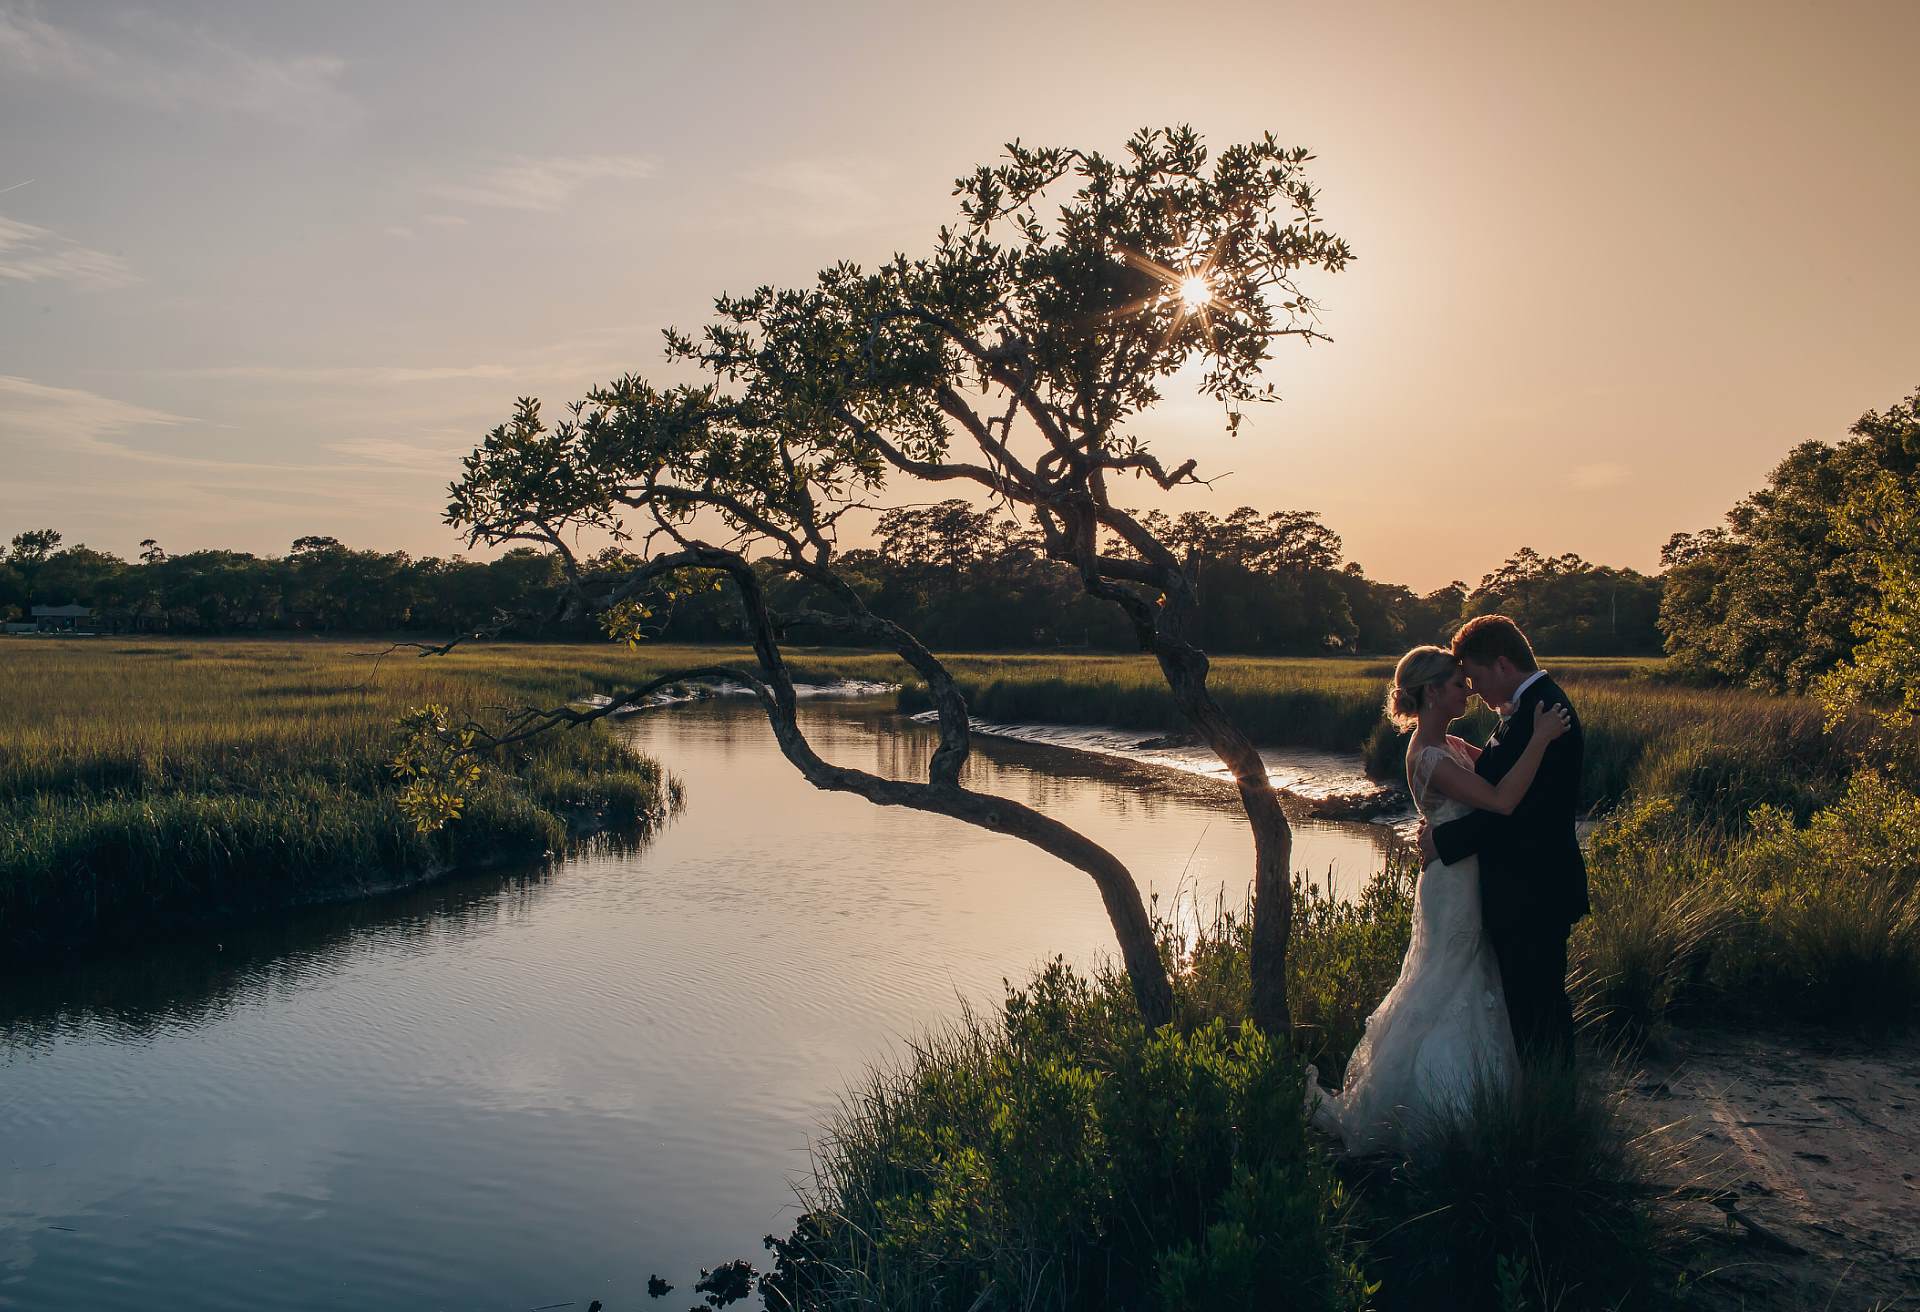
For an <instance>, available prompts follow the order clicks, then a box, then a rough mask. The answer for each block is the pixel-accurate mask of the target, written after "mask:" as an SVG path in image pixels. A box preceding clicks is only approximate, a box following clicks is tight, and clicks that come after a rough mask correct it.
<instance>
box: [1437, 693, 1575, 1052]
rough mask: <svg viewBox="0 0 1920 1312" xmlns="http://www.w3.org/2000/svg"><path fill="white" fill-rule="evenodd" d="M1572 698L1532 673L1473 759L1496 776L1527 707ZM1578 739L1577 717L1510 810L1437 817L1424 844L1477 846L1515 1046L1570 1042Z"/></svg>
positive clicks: (1444, 850) (1509, 757)
mask: <svg viewBox="0 0 1920 1312" xmlns="http://www.w3.org/2000/svg"><path fill="white" fill-rule="evenodd" d="M1543 702H1544V703H1545V704H1546V705H1548V706H1553V705H1560V706H1565V707H1566V708H1567V711H1568V713H1569V714H1572V713H1573V703H1572V702H1570V701H1568V700H1567V695H1566V694H1565V693H1564V692H1562V691H1560V686H1559V685H1558V684H1556V683H1555V682H1554V681H1553V680H1552V679H1550V678H1547V677H1544V676H1543V677H1541V678H1538V679H1535V680H1534V681H1533V683H1532V684H1530V685H1529V686H1528V687H1527V689H1526V691H1525V692H1523V693H1521V694H1520V698H1519V701H1518V703H1517V704H1516V705H1515V706H1514V708H1513V713H1512V714H1511V715H1510V716H1509V717H1508V719H1507V722H1506V723H1505V725H1504V726H1503V727H1502V728H1501V730H1500V731H1499V732H1498V733H1496V734H1495V736H1494V737H1493V738H1492V739H1490V740H1489V741H1488V743H1487V746H1486V749H1485V750H1484V751H1482V752H1481V753H1480V760H1479V762H1478V764H1477V765H1476V766H1475V767H1474V768H1475V770H1476V771H1477V772H1478V774H1479V775H1480V777H1481V778H1483V779H1485V780H1487V781H1488V782H1489V783H1498V782H1499V781H1500V780H1501V779H1502V778H1504V777H1505V776H1506V773H1507V771H1509V770H1511V769H1512V768H1513V765H1514V762H1516V761H1518V760H1519V759H1520V756H1521V754H1522V753H1523V752H1524V751H1525V750H1526V747H1527V742H1528V740H1530V739H1531V738H1532V737H1533V715H1534V708H1535V707H1536V706H1538V705H1540V704H1541V703H1543ZM1585 755H1586V739H1585V736H1584V735H1583V734H1582V732H1581V729H1580V717H1579V716H1578V715H1573V731H1572V732H1571V733H1568V734H1566V735H1565V736H1563V737H1561V738H1559V739H1557V740H1555V741H1554V742H1553V743H1552V744H1550V745H1549V746H1548V747H1547V754H1546V756H1545V757H1544V758H1542V760H1541V762H1540V769H1539V771H1538V772H1537V773H1536V774H1535V775H1534V778H1533V786H1532V787H1531V788H1529V789H1527V793H1526V796H1525V797H1523V798H1522V799H1521V800H1520V805H1519V806H1517V807H1515V808H1514V811H1513V814H1512V815H1496V814H1495V813H1493V812H1491V811H1469V812H1468V813H1467V814H1466V815H1463V816H1461V817H1460V818H1459V819H1458V820H1450V821H1448V822H1447V823H1446V824H1443V825H1437V826H1435V828H1434V831H1433V845H1434V848H1435V850H1436V851H1438V852H1439V854H1440V859H1441V860H1442V861H1445V862H1446V863H1447V864H1448V865H1452V864H1453V863H1454V862H1456V861H1462V860H1465V859H1466V858H1467V857H1469V856H1472V855H1475V854H1478V855H1479V857H1480V905H1481V914H1482V918H1483V919H1484V921H1485V923H1486V927H1487V936H1488V938H1490V939H1491V940H1492V942H1493V950H1494V953H1495V955H1496V956H1498V957H1499V959H1500V976H1501V982H1502V984H1503V985H1504V986H1505V989H1506V994H1507V1012H1508V1014H1509V1016H1511V1018H1512V1020H1513V1032H1514V1038H1515V1040H1516V1041H1517V1042H1518V1043H1519V1045H1520V1050H1521V1051H1522V1052H1523V1053H1529V1054H1533V1053H1543V1052H1545V1051H1546V1050H1547V1049H1549V1048H1558V1049H1560V1050H1562V1051H1566V1052H1571V1051H1572V1044H1573V1009H1572V1007H1571V1006H1570V1005H1569V1003H1568V1001H1567V983H1566V978H1567V934H1568V932H1569V931H1570V930H1571V929H1572V928H1573V923H1574V922H1575V921H1576V920H1578V919H1580V917H1582V916H1584V915H1586V914H1587V910H1588V907H1587V863H1586V859H1585V858H1584V857H1583V856H1582V855H1581V853H1580V840H1579V838H1578V837H1577V836H1576V835H1575V833H1574V828H1573V821H1574V816H1575V815H1576V814H1578V808H1579V802H1580V773H1581V765H1582V762H1583V760H1584V758H1585Z"/></svg>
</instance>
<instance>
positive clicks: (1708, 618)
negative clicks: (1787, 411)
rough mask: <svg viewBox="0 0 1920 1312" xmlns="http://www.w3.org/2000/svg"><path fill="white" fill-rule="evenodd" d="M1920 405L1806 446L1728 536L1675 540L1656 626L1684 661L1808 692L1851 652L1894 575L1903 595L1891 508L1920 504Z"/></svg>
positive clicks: (1667, 552) (1708, 533) (1904, 405)
mask: <svg viewBox="0 0 1920 1312" xmlns="http://www.w3.org/2000/svg"><path fill="white" fill-rule="evenodd" d="M1917 406H1920V391H1916V392H1915V393H1914V394H1913V395H1911V396H1909V397H1907V398H1906V399H1905V400H1904V401H1902V402H1900V403H1899V404H1897V405H1894V406H1891V407H1889V408H1888V409H1887V411H1886V412H1885V413H1884V414H1883V413H1880V412H1878V411H1868V412H1867V413H1866V414H1865V415H1862V416H1861V417H1860V419H1859V420H1858V421H1856V422H1855V423H1854V425H1853V426H1852V428H1851V429H1849V430H1848V431H1849V434H1850V435H1849V437H1848V438H1846V439H1845V440H1843V441H1841V442H1839V443H1837V444H1831V445H1830V444H1828V443H1825V442H1817V441H1809V442H1803V443H1801V444H1800V445H1799V446H1797V447H1795V448H1794V449H1793V450H1792V451H1791V452H1790V453H1789V454H1788V455H1787V458H1786V459H1785V460H1783V461H1781V462H1780V464H1779V465H1778V466H1777V467H1776V468H1775V469H1774V471H1773V473H1772V475H1771V476H1770V477H1769V478H1768V480H1767V485H1766V486H1765V487H1763V488H1761V489H1760V490H1759V491H1757V492H1755V493H1753V494H1752V495H1751V496H1749V497H1746V498H1744V499H1743V500H1742V501H1740V503H1739V504H1737V505H1736V506H1734V507H1733V509H1732V510H1730V511H1728V512H1727V517H1726V523H1725V525H1724V526H1723V527H1717V528H1710V529H1706V530H1703V531H1701V532H1698V533H1677V534H1675V535H1674V536H1673V538H1672V539H1671V540H1670V541H1669V542H1668V543H1667V545H1666V547H1665V549H1664V550H1663V551H1662V553H1661V564H1662V565H1663V566H1664V567H1665V577H1666V588H1665V592H1664V594H1663V597H1662V601H1661V611H1660V623H1661V627H1662V629H1663V630H1664V631H1665V633H1666V639H1667V650H1668V652H1669V653H1671V654H1672V656H1673V658H1674V660H1675V661H1676V662H1678V663H1679V664H1680V665H1682V666H1683V667H1687V668H1691V669H1694V670H1697V671H1700V672H1702V673H1705V674H1711V675H1717V676H1719V677H1722V678H1726V679H1729V680H1732V681H1733V682H1736V683H1743V684H1747V685H1749V686H1752V687H1756V688H1766V689H1770V690H1773V691H1791V692H1804V691H1806V690H1807V689H1808V688H1809V687H1810V686H1812V685H1813V683H1814V682H1815V681H1816V680H1817V679H1819V678H1820V677H1821V676H1822V675H1825V674H1827V673H1828V672H1829V671H1831V670H1833V669H1834V668H1836V667H1837V666H1839V665H1840V664H1841V663H1842V662H1844V661H1847V660H1848V659H1849V658H1850V657H1851V655H1852V653H1853V651H1854V648H1855V644H1856V643H1857V642H1858V641H1859V639H1860V637H1861V634H1862V626H1863V624H1865V625H1869V626H1871V625H1872V624H1873V623H1874V622H1873V621H1871V620H1870V619H1869V618H1868V617H1869V616H1870V614H1871V613H1872V612H1874V611H1875V609H1876V607H1879V606H1881V605H1883V604H1884V603H1885V602H1886V600H1887V598H1888V595H1889V594H1888V591H1887V583H1888V582H1889V581H1890V579H1891V581H1892V586H1893V592H1894V593H1895V594H1897V593H1898V592H1899V588H1900V585H1899V584H1898V582H1897V579H1893V578H1892V576H1889V575H1888V574H1887V563H1888V562H1889V561H1893V560H1895V558H1896V557H1897V556H1898V553H1899V551H1900V550H1901V548H1900V540H1899V539H1898V538H1897V537H1894V536H1891V534H1892V533H1894V532H1895V531H1896V530H1897V528H1898V525H1897V523H1896V520H1895V518H1892V517H1890V515H1889V512H1890V510H1891V508H1893V507H1897V506H1898V504H1900V503H1901V502H1902V501H1904V502H1905V504H1907V505H1912V504H1913V502H1914V500H1915V499H1916V498H1917V497H1920V410H1917V409H1916V407H1917ZM1876 525H1878V526H1880V527H1879V528H1876ZM1894 572H1895V574H1896V575H1897V565H1896V566H1895V567H1894ZM1872 631H1879V630H1878V629H1873V630H1872Z"/></svg>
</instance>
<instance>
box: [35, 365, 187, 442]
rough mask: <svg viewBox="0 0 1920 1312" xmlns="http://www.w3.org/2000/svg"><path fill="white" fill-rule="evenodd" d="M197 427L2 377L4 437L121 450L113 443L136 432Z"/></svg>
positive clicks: (111, 401)
mask: <svg viewBox="0 0 1920 1312" xmlns="http://www.w3.org/2000/svg"><path fill="white" fill-rule="evenodd" d="M193 422H194V421H193V420H191V419H188V418H186V417H184V416H182V415H171V414H168V413H167V412H166V411H164V410H151V409H148V408H147V407H146V406H143V405H134V404H132V403H131V402H128V401H116V400H114V399H113V398H112V397H110V396H101V395H99V394H98V393H95V392H84V391H80V390H79V389H77V388H69V387H48V386H46V385H45V384H42V383H36V382H33V381H31V380H30V379H26V378H17V377H14V376H12V375H10V374H0V433H4V434H6V435H7V436H8V437H10V438H25V439H27V440H28V441H34V442H52V443H58V444H60V445H61V446H62V447H64V448H65V449H67V450H70V451H71V450H78V449H84V450H96V451H98V450H112V451H119V450H122V449H123V448H122V447H121V446H120V444H118V443H115V442H112V441H110V440H109V439H111V438H115V437H119V436H121V435H123V434H126V433H128V432H131V431H132V430H134V429H137V428H176V427H178V426H180V425H181V424H191V423H193Z"/></svg>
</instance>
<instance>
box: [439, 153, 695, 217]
mask: <svg viewBox="0 0 1920 1312" xmlns="http://www.w3.org/2000/svg"><path fill="white" fill-rule="evenodd" d="M658 168H659V166H658V165H657V164H656V163H655V162H654V161H653V160H652V159H649V158H647V157H646V156H644V155H558V156H554V157H552V158H550V159H534V158H530V157H527V156H516V157H514V158H512V159H509V160H505V161H503V162H501V163H498V164H493V165H490V166H488V167H486V168H484V169H482V170H480V171H479V172H478V173H476V174H475V175H474V176H472V177H471V178H467V179H465V180H463V181H458V182H437V183H433V184H431V185H429V186H428V188H427V191H428V193H429V194H430V195H433V196H437V197H439V198H440V199H442V200H450V201H455V202H458V203H460V204H463V205H482V206H487V207H489V208H493V209H507V210H534V211H548V212H551V211H555V210H563V209H565V208H566V207H567V206H568V205H569V204H571V203H572V201H573V198H574V195H575V193H577V192H579V191H580V190H581V189H582V188H584V187H586V186H588V185H589V184H591V183H595V182H631V181H637V180H639V179H642V178H650V177H652V176H653V175H654V173H655V172H656V171H657V170H658ZM454 217H455V216H451V215H448V216H443V217H442V218H437V219H435V220H434V221H435V222H444V221H445V220H446V219H449V218H454Z"/></svg>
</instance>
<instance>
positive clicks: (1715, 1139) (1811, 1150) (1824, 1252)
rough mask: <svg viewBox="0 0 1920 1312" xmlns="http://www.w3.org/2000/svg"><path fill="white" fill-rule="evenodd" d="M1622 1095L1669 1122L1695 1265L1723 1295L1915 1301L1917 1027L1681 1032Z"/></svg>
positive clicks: (1914, 1308)
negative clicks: (1695, 1247) (1702, 1195)
mask: <svg viewBox="0 0 1920 1312" xmlns="http://www.w3.org/2000/svg"><path fill="white" fill-rule="evenodd" d="M1641 1065H1642V1068H1643V1073H1642V1074H1641V1075H1640V1076H1639V1077H1638V1078H1636V1079H1635V1081H1634V1082H1633V1084H1632V1085H1631V1086H1630V1095H1631V1097H1630V1103H1629V1107H1630V1110H1631V1112H1632V1114H1634V1115H1635V1116H1636V1117H1638V1118H1640V1119H1642V1120H1643V1121H1644V1123H1645V1124H1646V1125H1648V1126H1649V1127H1652V1126H1656V1125H1664V1124H1674V1125H1675V1126H1676V1128H1675V1130H1674V1131H1672V1132H1671V1133H1672V1135H1673V1140H1674V1142H1675V1143H1676V1144H1678V1145H1679V1148H1680V1153H1679V1163H1678V1165H1677V1166H1676V1167H1675V1169H1674V1172H1673V1178H1672V1180H1671V1183H1672V1184H1674V1185H1677V1186H1682V1187H1686V1188H1689V1189H1690V1190H1691V1189H1701V1190H1715V1191H1718V1190H1724V1191H1725V1194H1724V1199H1725V1203H1726V1204H1729V1205H1730V1208H1731V1210H1730V1211H1729V1210H1726V1209H1725V1208H1724V1207H1722V1206H1718V1205H1716V1204H1714V1203H1711V1202H1706V1201H1702V1202H1699V1203H1695V1204H1691V1205H1688V1206H1686V1207H1685V1208H1683V1214H1684V1215H1685V1217H1686V1219H1687V1220H1688V1221H1689V1222H1694V1223H1697V1224H1698V1225H1699V1227H1700V1230H1701V1235H1702V1243H1701V1245H1700V1250H1699V1253H1698V1255H1697V1258H1696V1260H1695V1262H1694V1263H1693V1264H1692V1265H1693V1266H1694V1267H1695V1269H1696V1271H1697V1272H1699V1273H1700V1274H1701V1275H1702V1277H1703V1280H1702V1284H1701V1289H1702V1291H1703V1292H1704V1293H1707V1294H1708V1295H1709V1302H1710V1304H1712V1305H1714V1306H1724V1307H1726V1308H1728V1309H1733V1308H1751V1309H1755V1310H1756V1312H1758V1310H1759V1309H1767V1310H1769V1312H1771V1310H1773V1309H1791V1310H1793V1312H1800V1310H1801V1309H1807V1310H1808V1312H1813V1310H1816V1309H1832V1312H1857V1310H1864V1309H1875V1308H1878V1309H1894V1308H1898V1309H1904V1310H1911V1312H1920V1039H1915V1038H1913V1037H1911V1036H1908V1037H1901V1038H1896V1039H1891V1040H1886V1039H1878V1040H1876V1039H1857V1038H1850V1039H1844V1040H1842V1039H1833V1038H1829V1037H1826V1036H1822V1035H1818V1034H1810V1033H1804V1032H1803V1033H1795V1034H1792V1035H1789V1036H1786V1037H1785V1038H1783V1037H1782V1036H1781V1035H1779V1034H1778V1033H1769V1034H1765V1035H1758V1034H1751V1033H1746V1032H1741V1031H1734V1030H1706V1031H1698V1030H1689V1031H1684V1032H1683V1033H1682V1034H1681V1035H1680V1036H1679V1037H1678V1041H1677V1042H1676V1043H1675V1044H1674V1045H1673V1047H1672V1049H1671V1050H1670V1051H1667V1052H1665V1053H1652V1054H1648V1055H1647V1056H1646V1057H1644V1058H1643V1059H1642V1063H1641Z"/></svg>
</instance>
